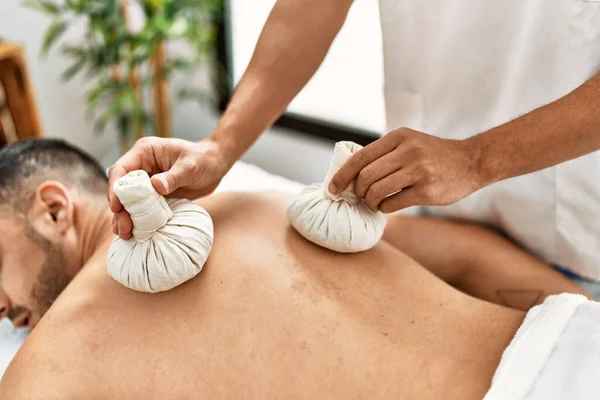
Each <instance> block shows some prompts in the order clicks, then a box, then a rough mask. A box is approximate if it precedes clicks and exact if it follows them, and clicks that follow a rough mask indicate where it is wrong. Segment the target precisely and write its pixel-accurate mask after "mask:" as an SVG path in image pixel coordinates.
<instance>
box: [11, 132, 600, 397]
mask: <svg viewBox="0 0 600 400" xmlns="http://www.w3.org/2000/svg"><path fill="white" fill-rule="evenodd" d="M35 149H38V150H39V151H38V150H35ZM3 152H4V153H3ZM5 154H8V155H12V157H13V161H12V162H13V163H16V162H17V161H21V162H22V164H24V165H30V166H31V168H32V171H33V170H35V173H33V172H30V173H27V174H22V177H23V180H22V181H21V183H19V184H18V185H16V186H14V187H15V188H16V187H18V188H22V189H25V188H26V187H27V184H29V183H30V186H29V189H28V190H29V192H25V193H28V194H27V195H26V196H25V198H26V199H29V202H28V204H27V205H25V204H23V205H21V206H20V207H19V204H15V203H14V201H13V203H12V205H11V207H12V211H10V210H9V211H7V212H6V213H5V214H3V217H2V218H5V219H3V221H5V222H2V224H3V226H4V227H7V228H8V227H10V229H8V231H9V232H8V235H7V236H8V237H10V238H11V240H7V238H5V237H3V238H2V250H3V253H2V261H3V263H2V276H1V278H2V287H3V292H4V293H5V297H6V298H7V299H8V300H5V303H6V308H7V309H8V310H9V311H8V312H10V313H12V314H13V315H17V316H21V315H22V317H21V319H19V318H15V319H16V320H17V321H20V323H23V322H27V323H29V324H30V325H35V324H36V323H37V322H38V321H39V320H40V317H41V315H42V314H43V313H44V311H46V310H47V309H48V306H49V304H50V303H51V300H52V298H54V297H56V296H57V295H58V293H60V291H61V289H63V288H64V287H65V285H66V284H67V282H69V280H72V281H71V282H70V284H68V286H67V287H66V289H64V291H63V292H62V294H61V295H60V296H59V297H58V299H57V300H56V302H55V303H54V304H53V305H52V307H51V308H50V309H49V310H48V311H47V313H46V315H45V317H44V318H43V319H42V320H41V321H40V322H39V325H38V326H37V327H36V328H35V329H34V330H33V332H32V334H31V335H30V337H29V338H28V340H27V341H26V343H25V345H24V346H23V348H22V349H21V350H20V352H19V353H18V355H17V357H16V358H15V360H14V361H13V363H12V364H11V366H10V367H9V369H8V370H7V372H6V374H5V375H4V378H3V380H2V382H1V383H0V400H4V399H11V400H20V399H23V400H25V399H26V400H36V399H82V398H85V399H114V398H135V399H137V398H140V399H141V398H143V399H188V398H211V399H230V398H244V399H264V398H285V399H300V398H332V399H338V398H339V399H348V398H369V399H389V398H419V399H425V398H446V399H453V398H456V399H471V398H472V399H477V398H482V396H484V394H485V393H486V392H487V391H488V390H489V389H490V384H491V379H492V376H493V375H494V372H495V371H496V369H497V368H498V364H499V362H500V360H501V356H502V353H503V351H504V349H505V348H506V347H507V346H508V345H509V343H510V342H511V339H513V337H514V336H515V333H516V332H517V329H519V326H521V324H522V322H523V319H524V316H525V314H524V313H523V312H521V311H517V310H514V309H510V308H507V307H504V306H500V305H495V304H491V303H489V302H486V301H482V300H479V299H476V298H474V297H471V296H469V295H467V294H464V293H463V292H461V291H459V290H456V289H454V288H453V287H451V286H449V285H448V284H446V283H444V282H443V281H442V280H440V279H439V278H437V277H436V276H435V275H433V274H432V273H430V272H429V271H427V270H426V269H425V268H424V267H423V266H422V265H420V264H419V263H417V262H416V261H414V260H413V259H411V258H409V257H408V256H407V255H405V254H404V253H403V252H401V251H400V250H399V249H398V247H406V248H409V249H413V250H415V254H416V258H421V257H425V256H424V255H423V254H424V253H426V254H427V255H428V257H429V258H427V259H426V260H427V261H428V262H430V263H431V265H434V264H435V263H433V261H432V260H434V259H436V257H437V259H440V258H441V257H442V254H446V255H447V256H448V258H449V259H453V257H454V255H453V254H452V253H451V252H448V248H444V247H443V246H442V247H440V246H437V247H436V246H432V247H431V248H430V251H422V252H419V251H416V249H417V247H418V246H416V245H414V244H411V243H409V242H400V241H398V242H396V244H399V245H398V246H394V245H392V244H390V243H389V242H387V241H382V242H381V243H380V244H378V245H377V246H375V248H373V249H371V250H369V251H365V252H362V253H358V254H339V253H334V252H331V251H328V250H325V249H323V248H320V247H318V246H315V245H313V244H312V243H310V242H308V241H306V240H305V239H303V238H302V237H301V236H300V235H298V234H297V233H296V232H295V231H294V230H293V229H292V228H291V227H290V226H289V223H288V221H287V219H286V216H285V209H286V204H287V203H288V201H289V198H288V196H287V195H284V194H277V193H264V194H231V193H230V194H220V195H214V196H210V197H208V198H206V199H203V200H201V201H199V202H198V203H199V204H201V205H202V206H203V207H204V208H205V209H206V210H207V211H208V212H209V213H210V215H211V216H212V219H213V222H214V226H215V238H214V246H213V250H212V252H211V255H210V257H209V259H208V262H207V264H206V265H205V266H204V269H203V270H202V272H201V273H200V274H199V275H198V276H197V277H196V278H194V279H192V280H190V281H188V282H186V283H185V284H183V285H181V286H179V287H177V288H175V289H173V290H170V291H168V292H161V293H157V294H147V293H139V292H135V291H132V290H130V289H127V288H125V287H123V286H121V285H120V284H118V283H117V282H115V281H114V280H112V279H111V278H110V277H109V276H108V274H107V271H106V262H107V250H108V248H109V245H110V241H111V239H112V234H111V227H110V221H111V215H110V214H109V213H108V210H107V209H106V206H105V205H104V202H105V199H104V193H105V190H106V183H105V181H104V177H103V176H102V171H101V169H99V168H98V167H94V166H92V165H93V162H91V164H90V159H89V158H88V157H85V156H82V155H81V154H80V153H79V152H78V151H77V150H74V149H71V148H69V147H68V146H66V145H64V144H62V143H60V142H55V141H38V142H25V143H21V144H18V145H14V146H12V147H11V148H10V149H8V150H2V151H0V157H2V158H0V160H2V161H0V163H3V162H5V161H4V160H5V158H4V155H5ZM49 154H54V156H52V157H51V156H50V155H49ZM34 155H35V157H34ZM50 157H51V158H52V159H50ZM13 165H14V164H13ZM2 168H3V165H2V164H0V169H2ZM88 168H89V169H88ZM60 174H63V175H60ZM11 179H12V181H14V180H15V178H11ZM12 181H11V180H9V179H7V180H6V182H12ZM96 185H97V187H96ZM5 187H8V185H6V186H5ZM11 190H16V189H11ZM8 192H9V191H8V190H6V192H4V189H3V193H8ZM13 193H18V192H16V191H13ZM14 196H16V195H14V194H13V196H11V197H10V198H14ZM3 198H9V197H3ZM3 204H5V203H4V202H3ZM17 210H20V211H17ZM413 222H414V224H413V223H412V222H411V223H410V224H411V225H404V226H405V227H406V228H407V231H409V232H411V235H414V236H418V235H420V234H423V232H425V231H427V233H431V232H432V231H434V230H432V229H431V228H432V227H431V226H429V227H427V230H420V228H419V227H418V226H417V225H418V220H414V221H413ZM401 223H404V222H398V224H401ZM399 226H400V225H397V224H394V223H393V222H392V223H391V227H390V229H400V228H399ZM451 228H452V227H451V226H446V225H444V226H440V227H439V228H438V229H437V230H438V231H443V232H442V233H444V235H445V236H447V234H448V233H450V232H448V231H447V230H448V229H451ZM457 229H458V228H457ZM6 230H7V229H3V231H6ZM456 232H457V236H460V235H461V233H460V232H461V231H460V230H457V231H456ZM463 233H464V232H463ZM36 235H39V236H36ZM479 236H481V235H479ZM430 238H431V236H430ZM462 238H463V239H465V240H466V238H467V236H466V235H463V237H462ZM25 239H27V240H25ZM504 250H506V249H504ZM436 252H437V253H439V254H436ZM504 257H505V259H508V258H507V256H504ZM423 259H424V260H425V258H423ZM7 260H8V261H7ZM501 267H502V266H501ZM503 268H504V267H503ZM524 268H525V267H524ZM547 270H548V271H550V270H549V269H547ZM78 271H79V272H78ZM529 271H534V272H535V274H537V275H536V276H540V277H541V276H542V275H543V274H544V271H546V270H542V269H539V268H537V267H532V268H530V269H529ZM534 272H531V273H532V274H533V273H534ZM466 275H468V274H465V276H466ZM460 276H463V272H462V270H461V269H459V268H457V269H456V270H455V271H454V272H452V273H446V275H445V276H444V277H445V278H447V279H448V280H451V281H455V282H461V279H460ZM465 279H466V278H465ZM466 281H467V282H475V281H476V280H475V279H474V278H473V277H470V278H468V279H466ZM544 282H549V284H548V287H550V289H547V288H544V290H545V292H544V293H549V292H556V291H561V288H562V289H564V290H569V289H570V287H569V283H568V282H567V281H566V280H565V281H561V280H559V279H556V277H555V276H554V275H550V278H548V280H547V281H544ZM468 285H470V284H467V285H466V286H468ZM561 285H562V286H561ZM36 287H41V288H43V289H35V288H36ZM42 294H43V295H42ZM563 296H567V297H566V298H565V297H563ZM482 297H485V296H482ZM555 303H559V306H560V307H558V309H559V311H560V312H561V313H562V314H560V315H559V316H558V317H556V316H555V315H554V316H553V313H554V310H555V308H557V307H556V304H555ZM580 305H581V307H579V306H580ZM540 307H544V310H545V312H543V313H540V314H542V315H551V317H552V318H551V320H552V321H559V320H561V318H559V317H562V316H563V314H565V313H566V315H568V316H569V318H570V316H578V315H579V314H578V313H579V308H583V307H587V308H589V307H592V308H593V307H597V304H596V303H592V302H588V301H587V300H585V298H583V297H581V296H573V295H562V296H558V297H556V296H555V297H552V298H550V299H549V300H548V301H547V304H546V303H544V305H542V306H540ZM561 307H562V308H561ZM569 307H571V308H569ZM577 307H579V308H577ZM587 308H586V311H590V310H588V309H587ZM15 309H16V310H18V311H19V312H18V313H16V312H14V311H13V310H15ZM536 310H538V311H539V309H537V308H536ZM565 310H566V311H565ZM590 312H591V315H592V318H591V319H592V321H591V322H590V323H598V318H599V317H598V315H599V314H600V311H598V310H597V308H593V309H591V311H590ZM594 318H596V319H595V320H594ZM25 319H28V321H25ZM588 319H590V318H589V316H588ZM588 319H585V318H583V317H580V318H579V319H578V323H579V324H581V323H582V321H587V320H588ZM562 320H567V322H568V318H563V319H562ZM532 321H533V322H535V320H533V319H531V318H528V322H527V321H526V323H525V324H524V325H523V327H522V328H521V331H522V330H523V329H529V327H530V326H531V325H532V324H533V322H532ZM533 325H535V324H533ZM563 325H565V324H563ZM584 325H585V324H584ZM553 329H554V330H555V331H557V332H569V329H566V328H565V326H560V327H558V326H556V327H554V326H546V327H545V329H544V332H553ZM589 331H590V330H589V329H586V326H583V327H582V326H578V329H577V332H589ZM535 333H536V332H533V333H531V334H529V335H523V336H524V337H526V338H529V339H530V341H531V338H533V339H535V340H533V342H531V343H527V344H526V345H521V346H517V347H518V349H520V350H521V351H522V350H523V349H526V350H527V351H533V353H532V354H530V353H527V354H520V353H519V352H518V351H514V352H513V354H512V357H511V358H510V359H509V360H508V361H507V360H503V364H501V365H500V367H501V369H502V368H503V366H504V370H508V371H510V370H511V368H512V365H510V362H516V363H517V364H518V365H522V364H526V363H525V362H524V361H523V360H530V359H536V357H535V355H536V354H538V353H539V354H542V353H544V352H543V351H535V346H536V345H537V346H543V345H546V344H547V341H544V340H539V337H537V336H536V334H535ZM557 336H560V335H557ZM584 339H585V338H580V340H579V341H580V342H581V340H584ZM515 340H517V339H515ZM558 341H559V339H555V340H554V342H558ZM599 343H600V342H599ZM592 344H594V343H592ZM511 346H512V345H511ZM563 348H564V346H563ZM588 348H589V347H588ZM553 354H554V353H553ZM550 361H551V360H550ZM559 361H560V360H559ZM579 361H580V363H581V367H582V368H587V367H589V366H588V365H586V363H585V359H582V360H579ZM574 370H577V369H574ZM538 375H539V374H538ZM538 375H536V378H537V377H538ZM504 378H505V379H507V378H506V374H504ZM509 378H510V376H509ZM584 378H585V376H584V377H583V378H582V377H581V376H579V377H578V379H572V380H570V382H579V383H580V382H586V379H584ZM590 379H591V381H594V382H595V378H590ZM565 381H566V382H569V380H565ZM500 383H501V384H500V386H499V387H500V388H506V387H510V388H515V387H516V386H517V385H513V384H510V383H511V382H510V381H509V382H508V383H507V382H506V381H502V379H500ZM531 386H532V385H529V386H528V388H529V389H530V388H531ZM571 389H573V388H571ZM575 389H576V388H575ZM492 390H494V388H492ZM499 398H506V397H499Z"/></svg>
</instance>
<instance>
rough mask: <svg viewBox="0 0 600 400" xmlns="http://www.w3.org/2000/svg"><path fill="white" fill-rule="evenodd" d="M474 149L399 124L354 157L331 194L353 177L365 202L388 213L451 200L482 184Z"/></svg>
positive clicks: (333, 183) (333, 184) (337, 177)
mask: <svg viewBox="0 0 600 400" xmlns="http://www.w3.org/2000/svg"><path fill="white" fill-rule="evenodd" d="M477 155H478V152H477V149H476V148H475V147H474V145H472V144H471V142H470V141H468V140H448V139H440V138H438V137H435V136H431V135H427V134H425V133H421V132H417V131H414V130H412V129H408V128H400V129H396V130H395V131H392V132H390V133H389V134H387V135H385V136H383V137H382V138H381V139H378V140H377V141H375V142H373V143H371V144H370V145H368V146H366V147H365V148H363V149H361V150H360V151H358V152H356V153H355V154H353V155H352V157H351V158H350V159H349V160H348V161H346V163H345V164H344V165H343V166H342V167H341V168H340V170H339V171H338V172H337V173H336V175H335V176H334V177H333V178H332V179H331V182H330V185H329V190H330V191H331V192H332V193H339V192H341V191H343V190H344V189H345V188H346V187H348V185H349V184H350V183H351V182H352V181H353V180H354V179H356V194H357V195H358V196H359V197H360V198H363V199H365V202H366V203H367V205H368V206H369V207H370V208H371V209H373V210H377V209H379V210H380V211H382V212H384V213H390V212H394V211H398V210H401V209H403V208H407V207H410V206H415V205H448V204H452V203H454V202H456V201H458V200H460V199H462V198H463V197H465V196H467V195H469V194H471V193H472V192H474V191H476V190H478V189H480V188H481V187H482V186H483V182H482V179H481V176H480V175H481V174H480V173H479V168H478V162H477Z"/></svg>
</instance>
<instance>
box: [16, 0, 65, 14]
mask: <svg viewBox="0 0 600 400" xmlns="http://www.w3.org/2000/svg"><path fill="white" fill-rule="evenodd" d="M22 4H23V6H25V7H28V8H32V9H34V10H38V11H41V12H43V13H44V14H46V15H50V16H53V17H56V16H57V15H59V14H60V7H59V6H58V5H57V4H55V3H53V2H51V1H47V0H23V3H22Z"/></svg>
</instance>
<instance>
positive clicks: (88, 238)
mask: <svg viewBox="0 0 600 400" xmlns="http://www.w3.org/2000/svg"><path fill="white" fill-rule="evenodd" d="M78 209H79V212H78V218H77V222H76V223H77V231H78V232H79V237H80V240H79V246H80V251H81V253H80V257H81V263H80V264H79V265H85V264H87V262H88V261H89V260H90V258H92V257H93V256H94V254H95V253H96V252H97V251H98V250H99V249H101V248H104V246H103V245H104V244H105V243H106V242H108V241H109V240H111V239H112V238H113V233H112V226H111V223H112V214H111V213H110V211H109V210H108V207H94V206H87V207H86V206H81V205H80V207H78Z"/></svg>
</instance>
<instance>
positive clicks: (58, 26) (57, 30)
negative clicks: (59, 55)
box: [41, 20, 68, 57]
mask: <svg viewBox="0 0 600 400" xmlns="http://www.w3.org/2000/svg"><path fill="white" fill-rule="evenodd" d="M67 27H68V24H67V23H66V22H65V21H62V20H55V21H54V22H52V24H51V25H50V27H49V28H48V30H47V31H46V33H45V34H44V39H43V40H42V49H41V53H42V56H44V57H45V56H47V55H48V51H50V47H52V45H53V44H54V43H56V41H57V40H58V39H59V38H60V36H61V35H62V34H63V33H64V32H65V31H66V30H67Z"/></svg>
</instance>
